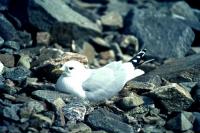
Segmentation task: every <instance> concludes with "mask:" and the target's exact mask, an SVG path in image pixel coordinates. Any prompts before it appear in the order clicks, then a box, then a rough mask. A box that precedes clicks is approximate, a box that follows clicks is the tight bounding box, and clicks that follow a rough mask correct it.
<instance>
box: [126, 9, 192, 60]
mask: <svg viewBox="0 0 200 133" xmlns="http://www.w3.org/2000/svg"><path fill="white" fill-rule="evenodd" d="M132 13H133V14H134V17H133V18H132V21H131V22H132V24H131V25H130V26H129V27H127V31H126V33H128V34H134V35H135V36H136V37H137V38H138V39H139V40H141V42H142V43H143V46H142V47H143V48H146V49H148V50H149V51H148V52H147V55H150V56H151V57H152V56H154V57H157V58H169V57H178V58H180V57H184V56H185V55H186V54H187V53H188V52H189V49H190V48H191V45H192V42H193V40H194V37H195V34H194V32H193V31H192V29H191V28H190V27H189V26H187V25H185V24H184V23H182V22H181V21H180V20H178V19H173V18H171V17H166V15H163V14H162V13H159V12H156V11H152V10H150V9H149V10H141V9H137V10H134V11H133V12H132ZM127 18H129V17H127ZM129 19H130V18H129ZM171 29H173V30H171ZM174 43H176V45H174Z"/></svg>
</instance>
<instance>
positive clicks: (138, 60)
mask: <svg viewBox="0 0 200 133" xmlns="http://www.w3.org/2000/svg"><path fill="white" fill-rule="evenodd" d="M146 51H147V50H146V49H143V50H141V51H140V52H138V53H137V54H136V55H135V56H134V57H133V58H132V59H131V60H130V61H129V62H131V63H132V64H133V66H134V67H135V68H136V67H137V66H139V65H141V64H143V63H141V61H142V60H143V58H144V55H145V53H146Z"/></svg>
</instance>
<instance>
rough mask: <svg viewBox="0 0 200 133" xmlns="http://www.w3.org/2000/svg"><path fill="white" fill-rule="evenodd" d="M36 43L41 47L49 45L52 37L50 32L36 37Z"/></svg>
mask: <svg viewBox="0 0 200 133" xmlns="http://www.w3.org/2000/svg"><path fill="white" fill-rule="evenodd" d="M36 41H37V44H39V45H46V46H47V45H49V43H50V41H51V35H50V34H49V33H48V32H38V33H37V35H36Z"/></svg>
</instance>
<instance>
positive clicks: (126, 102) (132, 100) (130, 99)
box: [119, 93, 144, 109]
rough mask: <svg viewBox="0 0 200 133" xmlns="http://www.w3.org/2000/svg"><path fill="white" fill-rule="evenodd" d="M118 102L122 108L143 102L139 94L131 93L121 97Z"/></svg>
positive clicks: (129, 107)
mask: <svg viewBox="0 0 200 133" xmlns="http://www.w3.org/2000/svg"><path fill="white" fill-rule="evenodd" d="M119 104H120V107H121V108H122V109H131V108H134V107H136V106H139V105H142V104H144V101H143V99H142V97H140V96H139V95H137V94H135V93H131V94H130V95H129V96H127V97H123V98H122V99H121V100H120V101H119Z"/></svg>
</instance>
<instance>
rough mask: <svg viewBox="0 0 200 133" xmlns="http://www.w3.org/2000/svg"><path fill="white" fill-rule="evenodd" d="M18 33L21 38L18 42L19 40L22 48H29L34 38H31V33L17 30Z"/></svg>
mask: <svg viewBox="0 0 200 133" xmlns="http://www.w3.org/2000/svg"><path fill="white" fill-rule="evenodd" d="M17 34H18V36H19V38H20V39H19V40H17V42H19V44H20V47H21V48H27V47H31V46H32V43H33V40H32V38H31V34H30V33H28V32H26V31H17Z"/></svg>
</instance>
